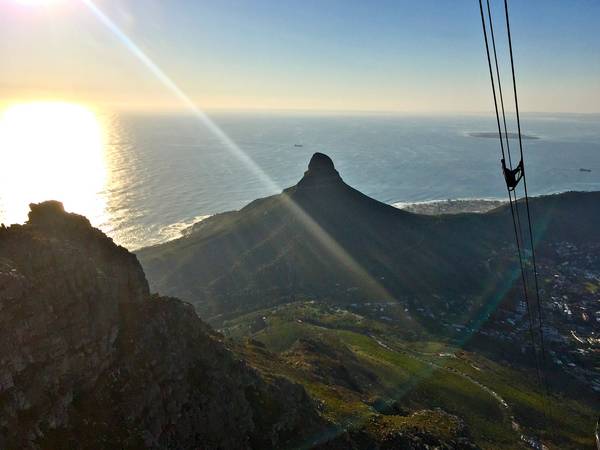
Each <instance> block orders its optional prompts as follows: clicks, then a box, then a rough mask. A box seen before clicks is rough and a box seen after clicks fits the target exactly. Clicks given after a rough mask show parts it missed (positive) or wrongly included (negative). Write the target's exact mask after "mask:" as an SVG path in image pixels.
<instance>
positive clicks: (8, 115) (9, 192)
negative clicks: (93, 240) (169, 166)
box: [0, 102, 107, 223]
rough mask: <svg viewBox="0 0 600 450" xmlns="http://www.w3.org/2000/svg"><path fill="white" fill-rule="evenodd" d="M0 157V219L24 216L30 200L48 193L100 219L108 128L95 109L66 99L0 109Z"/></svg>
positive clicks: (46, 197)
mask: <svg viewBox="0 0 600 450" xmlns="http://www.w3.org/2000/svg"><path fill="white" fill-rule="evenodd" d="M0 161H1V162H2V163H1V164H0V222H4V223H15V222H22V221H23V220H25V218H26V212H27V210H28V204H29V203H31V202H40V201H44V200H50V199H53V200H59V201H62V202H63V203H64V205H65V208H66V209H67V210H70V211H73V212H77V213H80V214H85V215H87V216H89V218H90V219H91V220H92V221H93V222H96V223H99V221H101V219H102V215H103V212H104V202H103V200H102V198H103V197H102V196H101V195H100V193H101V192H102V191H103V190H104V188H105V184H106V178H107V171H106V164H105V157H104V131H103V127H102V124H101V121H100V120H99V119H98V117H97V116H96V114H95V113H94V112H93V111H92V110H90V109H88V108H86V107H84V106H82V105H78V104H73V103H64V102H33V103H19V104H14V105H11V106H9V107H8V108H6V109H5V110H4V111H3V112H0ZM94 219H95V220H94Z"/></svg>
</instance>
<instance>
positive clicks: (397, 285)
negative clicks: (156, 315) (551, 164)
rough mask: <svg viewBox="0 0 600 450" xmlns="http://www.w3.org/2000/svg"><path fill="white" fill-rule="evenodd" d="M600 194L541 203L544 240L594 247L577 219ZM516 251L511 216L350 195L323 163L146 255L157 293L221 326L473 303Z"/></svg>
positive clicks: (504, 211) (318, 158) (316, 160)
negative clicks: (239, 318) (406, 207)
mask: <svg viewBox="0 0 600 450" xmlns="http://www.w3.org/2000/svg"><path fill="white" fill-rule="evenodd" d="M599 197H600V194H598V193H574V194H573V193H567V194H561V195H558V196H549V197H541V198H535V199H531V201H530V203H531V207H532V211H533V213H534V218H539V219H540V221H539V222H538V223H537V224H536V223H534V226H536V227H537V228H536V230H535V231H540V232H543V231H544V229H542V227H546V228H547V227H548V226H550V227H551V228H552V230H551V232H552V233H554V234H556V236H557V238H558V237H559V235H565V234H568V235H569V236H571V235H573V237H574V238H575V239H586V237H588V236H594V238H595V237H596V236H597V235H598V233H597V231H596V230H595V229H593V227H591V226H590V225H589V224H590V222H592V223H593V221H590V220H579V221H578V219H577V217H576V216H574V214H573V212H574V211H577V212H578V213H581V214H583V216H582V217H585V216H590V215H591V216H593V217H594V218H596V217H599V216H600V214H599V212H598V208H597V207H596V206H595V205H596V201H595V200H596V199H598V198H599ZM582 205H585V206H582ZM520 212H521V214H523V213H524V212H525V208H524V207H521V208H520ZM559 215H560V216H561V219H562V218H563V217H564V218H565V223H560V221H559V220H558V219H556V218H557V217H558V216H559ZM523 221H525V218H524V217H523ZM577 222H579V223H577ZM546 231H547V230H546ZM546 235H548V233H546ZM513 242H514V234H513V230H512V225H511V222H510V210H509V209H508V208H507V207H500V208H498V209H496V210H492V211H489V212H488V213H485V214H456V215H452V216H424V215H418V214H413V213H409V212H406V211H402V210H399V209H397V208H394V207H393V206H390V205H387V204H384V203H381V202H378V201H377V200H374V199H372V198H370V197H368V196H366V195H364V194H362V193H361V192H359V191H358V190H356V189H354V188H352V187H351V186H348V185H347V184H346V183H345V182H344V181H343V179H342V177H341V176H340V175H339V174H338V173H337V171H336V170H335V167H334V165H333V162H332V161H331V159H330V158H329V157H327V156H326V155H323V154H315V156H313V158H312V159H311V162H310V163H309V168H308V170H307V171H306V172H305V174H304V176H303V177H302V179H301V180H300V181H299V182H298V184H296V185H295V186H292V187H290V188H287V189H284V190H283V192H282V193H281V194H276V195H273V196H270V197H266V198H262V199H258V200H255V201H253V202H251V203H249V204H248V205H247V206H245V207H244V208H242V209H241V210H239V211H233V212H227V213H223V214H219V215H216V216H213V217H211V218H209V219H206V220H205V221H203V222H200V223H199V224H197V225H196V226H194V227H193V228H192V230H191V231H190V232H189V233H188V234H187V235H186V236H185V237H183V238H181V239H178V240H175V241H170V242H168V243H165V244H160V245H157V246H154V247H149V248H145V249H141V250H139V251H137V252H136V254H137V255H138V257H139V258H140V261H141V263H142V265H143V266H144V268H145V270H146V273H147V275H148V277H149V280H150V283H151V285H152V287H153V288H154V289H156V290H159V291H161V292H165V293H169V294H172V295H177V296H178V297H181V298H184V299H187V300H188V301H191V302H192V303H194V305H195V306H196V308H197V309H198V311H199V312H200V314H201V316H203V317H205V318H207V319H209V320H216V321H217V322H218V321H219V320H221V315H224V314H225V315H232V314H233V315H235V314H239V313H243V312H244V311H250V310H252V309H257V308H260V307H266V306H269V305H272V304H276V303H285V302H287V301H291V300H293V298H295V297H297V296H302V295H304V296H307V297H313V298H327V297H332V296H335V297H337V298H340V297H347V298H348V299H352V298H355V299H357V298H388V299H391V298H397V297H398V296H430V295H442V294H452V293H457V294H459V293H460V294H464V293H473V294H475V293H478V292H481V291H482V290H483V289H484V288H485V287H486V286H489V285H494V286H495V285H499V284H500V283H501V282H502V276H501V274H502V272H504V271H509V270H512V269H513V268H514V265H515V263H516V261H515V260H514V259H511V257H509V256H507V255H503V257H502V258H498V255H497V248H498V247H502V248H507V247H510V246H511V245H513ZM490 262H493V263H494V264H495V263H496V262H497V263H498V264H499V266H498V267H492V266H490ZM215 323H216V322H215Z"/></svg>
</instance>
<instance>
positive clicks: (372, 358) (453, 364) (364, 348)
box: [223, 301, 593, 449]
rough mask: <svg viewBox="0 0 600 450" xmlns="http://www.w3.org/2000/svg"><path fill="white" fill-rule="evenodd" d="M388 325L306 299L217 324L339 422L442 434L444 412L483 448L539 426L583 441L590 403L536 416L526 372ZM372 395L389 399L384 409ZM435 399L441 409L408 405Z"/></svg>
mask: <svg viewBox="0 0 600 450" xmlns="http://www.w3.org/2000/svg"><path fill="white" fill-rule="evenodd" d="M396 325H397V324H395V323H394V324H391V323H389V322H384V321H378V320H376V319H373V318H369V317H365V316H362V315H360V314H356V313H354V312H352V311H348V310H346V309H344V308H341V307H338V306H335V307H334V306H330V305H325V304H321V303H316V302H311V301H305V302H296V303H293V304H289V305H285V306H278V307H274V308H271V309H266V310H261V311H257V312H255V313H252V314H248V315H245V316H242V317H239V318H237V319H235V320H232V321H229V322H226V323H225V325H224V329H223V332H224V333H225V334H226V335H227V336H229V337H231V338H234V340H235V341H236V342H240V340H241V339H242V338H244V337H250V336H251V338H252V340H251V341H249V343H248V345H244V346H240V348H241V349H240V351H242V352H244V353H245V356H246V357H247V359H248V361H250V362H251V363H252V364H253V365H255V366H256V367H257V368H258V369H259V370H261V371H263V372H265V373H273V374H280V375H284V376H286V377H288V378H290V379H292V380H294V381H296V382H299V383H301V384H303V385H304V386H305V388H306V389H307V391H308V392H309V393H310V395H311V396H312V397H313V398H314V399H315V400H316V401H317V402H318V403H319V404H320V406H321V409H322V413H323V415H324V416H325V417H326V418H327V419H329V420H330V421H331V422H333V423H335V424H337V425H338V426H339V427H340V428H342V429H356V428H361V427H362V428H363V429H364V430H367V432H368V433H371V432H375V431H374V427H375V428H377V430H378V431H377V432H381V433H386V432H387V431H386V430H388V431H389V429H390V428H393V429H395V430H401V429H403V427H404V428H406V427H409V428H411V429H419V427H421V428H423V429H425V428H426V429H427V430H429V431H430V432H431V433H433V434H435V435H441V436H446V435H448V433H449V431H448V430H449V429H451V424H450V422H452V420H450V419H447V418H448V417H451V418H452V417H455V416H456V417H458V418H460V419H462V420H464V423H465V425H466V427H467V429H468V430H469V431H470V435H471V437H472V439H473V440H474V441H475V442H476V443H477V444H478V445H479V446H480V447H482V448H489V449H497V448H505V449H511V448H526V446H525V444H524V442H523V441H522V440H521V435H522V434H523V435H526V436H535V435H538V434H540V433H542V435H543V437H544V442H548V441H550V442H552V443H554V445H555V446H556V448H565V449H568V448H573V449H575V448H582V447H585V446H586V445H587V446H589V445H591V444H592V440H591V437H592V436H591V433H590V431H589V430H591V429H592V426H593V411H592V409H591V408H590V407H588V406H586V405H584V404H582V403H579V402H576V401H574V400H569V401H567V400H564V399H560V400H555V402H554V403H555V406H559V405H560V414H558V412H559V411H555V412H556V413H555V414H553V415H551V417H549V418H547V419H545V418H544V410H545V404H544V400H543V397H542V396H541V395H540V393H539V392H537V388H536V385H535V383H534V382H533V380H534V378H533V377H532V376H531V374H529V373H524V372H521V371H519V370H517V369H514V368H511V367H509V366H506V365H501V364H498V363H496V362H494V361H491V360H490V359H487V358H485V357H484V356H482V355H479V354H477V353H472V352H466V351H460V350H459V349H457V348H455V347H453V346H451V345H449V344H447V343H445V342H440V341H439V340H435V339H433V338H431V339H430V340H427V339H424V340H413V341H410V340H407V339H406V337H405V335H406V332H407V331H410V330H399V329H398V328H397V326H396ZM271 352H274V353H275V355H273V354H272V353H271ZM504 402H506V403H504ZM381 405H388V406H391V410H392V412H393V414H389V411H388V412H385V411H384V410H385V409H386V408H385V407H382V406H381ZM434 408H441V410H443V411H444V412H446V413H449V414H450V415H444V416H439V417H438V418H437V419H435V417H433V416H432V415H431V414H423V415H421V416H419V415H418V414H416V415H415V412H418V411H420V410H431V409H434ZM388 409H389V408H388ZM555 409H556V408H555ZM394 411H396V412H394ZM382 413H383V415H382ZM440 417H441V418H440ZM436 420H437V422H436ZM546 430H553V432H552V434H548V433H547V432H546ZM445 433H446V434H445ZM551 448H552V447H551Z"/></svg>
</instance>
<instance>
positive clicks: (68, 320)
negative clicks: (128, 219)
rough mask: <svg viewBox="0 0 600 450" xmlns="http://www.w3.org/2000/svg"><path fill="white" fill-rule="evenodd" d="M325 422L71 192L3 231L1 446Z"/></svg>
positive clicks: (163, 441)
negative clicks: (161, 290) (79, 205)
mask: <svg viewBox="0 0 600 450" xmlns="http://www.w3.org/2000/svg"><path fill="white" fill-rule="evenodd" d="M319 425H321V420H320V418H319V416H318V413H317V412H316V409H315V408H314V405H313V402H312V401H311V399H310V398H309V397H308V395H307V394H306V392H305V391H304V389H303V388H302V387H301V386H299V385H297V384H293V383H291V382H289V381H287V380H286V379H283V378H278V377H270V379H268V380H267V379H265V378H264V377H262V376H261V375H259V374H258V373H257V372H256V371H255V370H254V369H252V368H250V367H249V366H248V365H246V364H245V362H244V361H242V360H241V359H240V358H239V357H237V356H236V355H235V354H234V353H232V352H231V351H230V350H229V349H228V348H227V347H226V346H225V345H224V343H223V342H222V340H221V337H220V335H218V334H216V333H215V332H214V331H213V330H212V329H211V328H210V327H208V326H207V325H205V324H204V323H203V322H202V321H201V320H200V319H199V318H198V317H197V316H196V314H195V312H194V310H193V308H192V307H191V306H190V305H188V304H186V303H184V302H181V301H179V300H177V299H173V298H165V297H159V296H156V295H155V296H152V295H150V293H149V289H148V284H147V282H146V278H145V276H144V273H143V271H142V268H141V266H140V265H139V263H138V261H137V259H136V257H135V256H134V255H133V254H131V253H129V252H128V251H127V250H126V249H124V248H122V247H118V246H116V245H115V244H114V243H113V242H112V240H111V239H109V238H108V237H106V236H105V235H104V234H103V233H102V232H100V231H99V230H97V229H94V228H92V227H91V226H90V224H89V222H88V221H87V219H85V218H84V217H82V216H79V215H75V214H68V213H65V212H64V210H63V208H62V205H61V204H60V203H58V202H45V203H42V204H39V205H31V213H30V214H29V222H28V223H27V224H25V225H13V226H11V227H9V228H4V227H3V228H2V229H0V448H2V449H4V448H9V449H12V448H49V449H50V448H51V449H61V448H69V449H78V448H82V449H83V448H173V449H175V448H177V449H185V448H202V449H212V448H215V449H216V448H219V449H243V448H257V449H259V448H260V449H263V448H283V447H286V446H287V445H288V444H289V443H290V441H291V440H292V439H297V438H299V437H300V436H302V435H303V433H308V432H310V430H312V429H314V428H315V427H317V426H319Z"/></svg>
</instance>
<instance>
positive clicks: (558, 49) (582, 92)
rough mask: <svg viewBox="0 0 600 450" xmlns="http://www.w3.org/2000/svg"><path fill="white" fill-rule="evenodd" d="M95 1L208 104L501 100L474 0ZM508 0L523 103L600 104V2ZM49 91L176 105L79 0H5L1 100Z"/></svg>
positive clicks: (401, 107) (410, 108)
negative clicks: (493, 87)
mask: <svg viewBox="0 0 600 450" xmlns="http://www.w3.org/2000/svg"><path fill="white" fill-rule="evenodd" d="M95 3H96V5H97V6H98V7H99V8H100V9H102V10H103V11H104V12H105V13H106V14H107V15H108V16H109V17H111V19H112V20H113V21H114V22H115V23H116V24H117V25H118V26H119V27H120V28H121V29H122V31H123V32H124V33H125V34H127V35H128V36H129V37H130V38H131V39H132V40H133V41H135V42H136V43H137V44H138V45H139V46H140V47H141V48H142V49H143V51H144V52H145V53H146V54H147V55H148V56H149V57H150V58H151V59H152V60H153V61H154V62H155V63H156V64H157V65H158V66H160V67H161V69H162V70H163V71H164V72H165V73H166V74H168V76H169V77H171V78H172V79H173V80H174V81H175V83H177V85H178V86H179V87H180V88H181V89H182V90H183V91H184V92H185V93H186V94H188V95H189V96H190V98H192V99H193V101H194V102H196V103H197V104H198V105H199V106H200V107H202V108H208V109H210V108H242V109H247V108H275V109H323V110H384V111H390V110H392V111H407V112H451V111H489V110H490V107H491V93H490V88H489V80H488V72H487V63H486V60H485V53H484V47H483V42H482V36H481V23H480V17H479V6H478V2H477V0H418V1H417V0H413V1H404V0H393V1H384V0H369V1H366V0H365V1H354V0H301V1H300V0H298V1H288V0H268V1H267V0H96V2H95ZM492 5H493V7H494V8H495V11H496V12H497V15H496V16H497V18H498V22H497V25H496V26H497V31H498V32H500V31H503V30H504V28H503V23H504V22H502V21H501V18H502V16H501V13H502V10H501V8H500V6H501V3H500V2H499V1H498V0H493V2H492ZM511 6H512V10H511V18H512V26H513V39H514V46H515V57H516V62H517V77H518V82H519V85H518V87H519V91H520V95H521V104H522V109H523V110H526V111H559V112H561V111H562V112H599V111H600V32H599V28H598V24H599V23H600V1H598V0H561V1H559V0H513V1H512V2H511ZM499 34H500V33H499ZM505 62H506V61H502V63H503V65H502V67H503V68H504V75H506V76H508V75H509V72H508V65H506V64H505ZM505 79H506V82H507V83H508V78H505ZM507 87H508V86H507ZM507 90H508V89H507ZM50 98H52V99H57V98H60V99H63V100H72V101H82V102H90V103H98V104H102V105H108V106H110V105H114V106H124V107H131V108H171V107H175V106H176V105H177V99H176V98H175V97H174V96H173V95H172V94H171V93H170V92H169V91H168V90H167V89H165V87H164V86H163V85H162V84H161V83H160V82H158V81H157V80H156V79H155V78H154V76H153V75H152V74H151V73H150V72H149V70H148V69H147V68H146V67H144V66H143V65H142V64H141V63H140V62H139V61H138V60H136V59H135V58H134V57H133V56H132V55H131V53H130V52H129V51H128V50H127V48H126V47H125V46H124V44H123V42H121V41H120V40H119V39H118V38H117V37H115V35H114V34H112V33H111V32H110V31H109V30H108V29H107V28H106V27H105V26H104V25H103V24H102V23H100V21H99V20H98V19H97V17H95V16H94V15H93V14H92V12H91V11H90V9H89V8H88V7H87V6H86V5H85V4H84V2H83V1H82V0H0V99H1V100H2V101H4V102H6V101H18V100H29V99H50Z"/></svg>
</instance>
